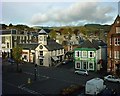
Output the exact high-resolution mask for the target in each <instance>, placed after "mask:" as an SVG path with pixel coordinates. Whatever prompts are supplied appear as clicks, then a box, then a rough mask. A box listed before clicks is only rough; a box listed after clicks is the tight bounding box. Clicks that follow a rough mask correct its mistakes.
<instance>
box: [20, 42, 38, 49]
mask: <svg viewBox="0 0 120 96" xmlns="http://www.w3.org/2000/svg"><path fill="white" fill-rule="evenodd" d="M38 45H39V44H38V43H32V44H31V43H28V44H27V43H25V44H19V46H20V47H22V48H23V49H31V50H35V48H36V47H37V46H38Z"/></svg>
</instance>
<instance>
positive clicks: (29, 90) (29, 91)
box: [3, 81, 44, 96]
mask: <svg viewBox="0 0 120 96" xmlns="http://www.w3.org/2000/svg"><path fill="white" fill-rule="evenodd" d="M3 83H5V84H8V85H10V86H13V87H16V88H19V89H21V90H24V91H26V92H28V93H31V94H38V95H40V96H44V95H43V94H41V93H39V92H36V91H34V90H31V89H28V88H26V87H23V86H25V85H26V84H22V85H20V86H16V85H14V84H11V83H8V82H5V81H3Z"/></svg>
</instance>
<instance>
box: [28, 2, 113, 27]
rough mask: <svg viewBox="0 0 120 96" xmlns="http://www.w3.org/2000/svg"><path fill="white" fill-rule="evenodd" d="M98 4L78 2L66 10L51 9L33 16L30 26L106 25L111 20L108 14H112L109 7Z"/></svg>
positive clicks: (111, 9)
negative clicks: (51, 24)
mask: <svg viewBox="0 0 120 96" xmlns="http://www.w3.org/2000/svg"><path fill="white" fill-rule="evenodd" d="M99 3H100V2H78V3H73V4H72V5H71V6H69V7H68V8H66V9H65V8H59V9H53V10H52V9H51V10H50V11H47V12H44V13H37V14H34V15H33V16H32V18H31V20H30V22H31V23H32V24H34V25H35V24H43V23H48V22H56V23H63V24H70V23H71V24H75V22H76V24H77V23H78V22H93V23H106V22H109V21H110V20H112V19H113V18H112V16H110V15H109V14H110V13H111V12H113V7H111V6H102V7H101V6H99Z"/></svg>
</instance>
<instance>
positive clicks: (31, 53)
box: [20, 29, 64, 66]
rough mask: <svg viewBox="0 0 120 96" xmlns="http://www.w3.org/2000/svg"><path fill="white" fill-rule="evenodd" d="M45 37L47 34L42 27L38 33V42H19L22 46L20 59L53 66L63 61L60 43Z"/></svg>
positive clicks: (62, 50)
mask: <svg viewBox="0 0 120 96" xmlns="http://www.w3.org/2000/svg"><path fill="white" fill-rule="evenodd" d="M47 38H48V34H47V33H46V32H45V31H44V30H43V29H42V30H41V31H40V32H39V35H38V43H30V44H20V46H21V47H22V48H23V54H22V59H23V60H24V61H27V62H33V63H35V64H37V65H40V66H55V65H57V64H58V63H59V62H61V61H63V59H64V49H63V47H62V45H61V44H59V43H57V42H56V41H55V40H52V39H47Z"/></svg>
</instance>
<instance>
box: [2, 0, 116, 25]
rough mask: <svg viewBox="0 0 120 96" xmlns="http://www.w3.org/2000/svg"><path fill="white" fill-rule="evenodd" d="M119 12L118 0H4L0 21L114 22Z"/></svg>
mask: <svg viewBox="0 0 120 96" xmlns="http://www.w3.org/2000/svg"><path fill="white" fill-rule="evenodd" d="M56 1H57V2H56ZM83 1H84V2H83ZM117 15H118V0H114V2H113V0H109V1H108V0H89V2H88V0H68V1H67V2H65V1H64V0H49V2H48V1H47V0H41V2H40V1H37V0H31V1H30V0H29V2H28V1H27V0H22V1H19V2H18V1H15V0H14V1H13V0H3V1H2V20H1V21H0V22H2V23H5V24H10V23H12V24H26V25H29V26H35V25H39V26H63V25H75V26H76V25H84V24H87V23H97V24H112V23H113V21H114V19H115V18H116V16H117Z"/></svg>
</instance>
